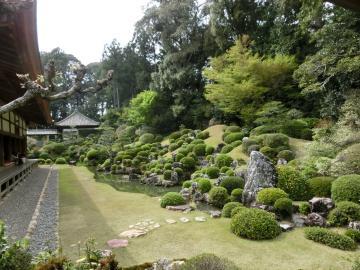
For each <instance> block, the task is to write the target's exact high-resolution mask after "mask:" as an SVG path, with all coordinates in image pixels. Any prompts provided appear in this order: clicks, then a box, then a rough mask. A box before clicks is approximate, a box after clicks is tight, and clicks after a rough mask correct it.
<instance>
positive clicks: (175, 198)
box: [160, 192, 185, 208]
mask: <svg viewBox="0 0 360 270" xmlns="http://www.w3.org/2000/svg"><path fill="white" fill-rule="evenodd" d="M182 204H185V200H184V198H183V197H182V196H181V195H180V194H179V193H177V192H168V193H166V194H165V195H164V196H163V197H162V198H161V201H160V206H161V207H162V208H165V207H166V206H168V205H170V206H171V205H182Z"/></svg>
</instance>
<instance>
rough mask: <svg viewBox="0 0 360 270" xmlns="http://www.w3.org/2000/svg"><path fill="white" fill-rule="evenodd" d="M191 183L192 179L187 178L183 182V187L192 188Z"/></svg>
mask: <svg viewBox="0 0 360 270" xmlns="http://www.w3.org/2000/svg"><path fill="white" fill-rule="evenodd" d="M191 183H192V181H191V180H186V181H184V182H183V184H182V187H183V188H191Z"/></svg>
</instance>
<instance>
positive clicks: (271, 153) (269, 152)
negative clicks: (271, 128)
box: [260, 146, 277, 159]
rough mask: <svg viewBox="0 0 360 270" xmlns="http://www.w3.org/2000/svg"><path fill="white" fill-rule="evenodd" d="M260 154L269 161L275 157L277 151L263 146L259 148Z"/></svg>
mask: <svg viewBox="0 0 360 270" xmlns="http://www.w3.org/2000/svg"><path fill="white" fill-rule="evenodd" d="M260 152H261V153H262V154H264V155H265V156H267V157H269V158H270V159H273V158H275V157H276V155H277V151H276V149H274V148H271V147H269V146H264V147H261V148H260Z"/></svg>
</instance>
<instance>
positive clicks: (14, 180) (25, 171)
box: [0, 160, 38, 198]
mask: <svg viewBox="0 0 360 270" xmlns="http://www.w3.org/2000/svg"><path fill="white" fill-rule="evenodd" d="M37 164H38V163H37V160H27V161H26V162H25V163H24V164H22V165H18V166H12V167H9V168H5V169H4V170H3V171H1V172H0V198H2V197H4V196H5V195H6V193H8V192H9V191H11V190H12V189H13V188H14V187H15V186H16V185H17V184H18V183H20V182H21V181H22V180H24V179H25V178H26V177H27V176H28V175H29V174H30V173H31V172H32V169H33V168H34V167H35V166H37Z"/></svg>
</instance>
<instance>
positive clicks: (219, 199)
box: [209, 187, 229, 208]
mask: <svg viewBox="0 0 360 270" xmlns="http://www.w3.org/2000/svg"><path fill="white" fill-rule="evenodd" d="M209 198H210V203H211V204H213V205H214V206H216V207H219V208H222V207H223V206H224V205H225V204H226V203H227V202H228V201H229V195H228V193H227V190H226V189H225V188H223V187H213V188H212V189H211V190H210V192H209Z"/></svg>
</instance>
